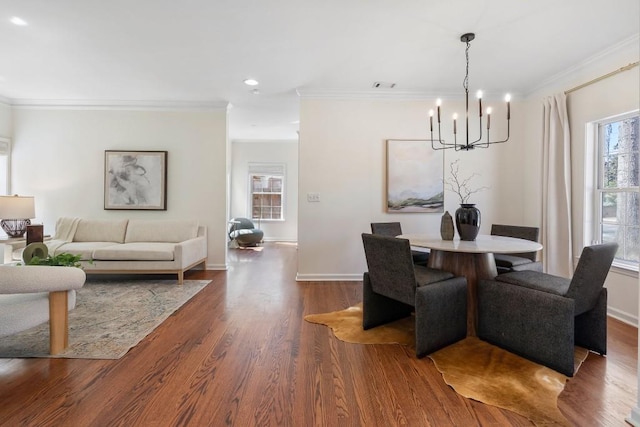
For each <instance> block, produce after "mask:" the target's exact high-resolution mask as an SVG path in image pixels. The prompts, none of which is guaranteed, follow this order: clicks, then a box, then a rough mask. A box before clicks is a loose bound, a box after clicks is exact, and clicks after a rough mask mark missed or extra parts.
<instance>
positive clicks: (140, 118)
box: [11, 107, 227, 269]
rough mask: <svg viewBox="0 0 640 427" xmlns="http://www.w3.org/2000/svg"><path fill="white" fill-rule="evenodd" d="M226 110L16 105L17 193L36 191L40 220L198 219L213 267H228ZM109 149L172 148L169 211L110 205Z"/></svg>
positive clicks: (50, 225)
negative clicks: (106, 200)
mask: <svg viewBox="0 0 640 427" xmlns="http://www.w3.org/2000/svg"><path fill="white" fill-rule="evenodd" d="M226 120H227V119H226V110H225V109H220V110H212V111H187V110H185V111H159V110H155V111H132V110H122V109H85V110H82V109H60V108H58V109H56V108H23V107H18V108H14V111H13V128H14V132H13V152H12V164H13V167H12V181H13V188H12V189H11V191H12V192H13V193H19V194H25V195H33V196H35V200H36V216H37V217H36V218H35V220H34V221H33V222H34V223H43V224H44V226H45V233H47V234H53V232H54V231H55V222H56V220H57V218H58V217H61V216H77V217H85V218H105V219H109V218H150V219H165V218H166V219H178V218H188V219H195V220H198V221H199V222H200V223H201V224H203V225H206V226H207V227H208V237H209V244H208V250H209V257H208V259H207V268H210V269H220V268H226V212H227V207H226V187H227V184H226V155H227V154H226V143H227V141H226V139H227V129H226ZM105 150H166V151H168V165H167V173H168V179H167V210H166V211H113V210H104V208H103V207H104V203H103V196H104V193H103V188H104V151H105Z"/></svg>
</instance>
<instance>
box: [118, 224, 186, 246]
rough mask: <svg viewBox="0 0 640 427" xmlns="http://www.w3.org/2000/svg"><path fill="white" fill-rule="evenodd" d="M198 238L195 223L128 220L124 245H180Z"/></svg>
mask: <svg viewBox="0 0 640 427" xmlns="http://www.w3.org/2000/svg"><path fill="white" fill-rule="evenodd" d="M197 236H198V222H197V221H182V220H134V219H132V220H130V221H129V225H128V226H127V234H126V236H125V239H124V241H125V243H134V242H172V243H180V242H184V241H185V240H189V239H193V238H195V237H197Z"/></svg>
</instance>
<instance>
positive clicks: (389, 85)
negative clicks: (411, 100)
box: [373, 82, 396, 89]
mask: <svg viewBox="0 0 640 427" xmlns="http://www.w3.org/2000/svg"><path fill="white" fill-rule="evenodd" d="M373 87H374V88H375V89H393V88H394V87H396V84H395V83H386V82H373Z"/></svg>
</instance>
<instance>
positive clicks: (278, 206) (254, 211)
mask: <svg viewBox="0 0 640 427" xmlns="http://www.w3.org/2000/svg"><path fill="white" fill-rule="evenodd" d="M284 178H285V176H284V165H279V164H278V165H265V164H250V165H249V183H250V194H251V207H250V212H251V219H255V220H277V221H282V220H284Z"/></svg>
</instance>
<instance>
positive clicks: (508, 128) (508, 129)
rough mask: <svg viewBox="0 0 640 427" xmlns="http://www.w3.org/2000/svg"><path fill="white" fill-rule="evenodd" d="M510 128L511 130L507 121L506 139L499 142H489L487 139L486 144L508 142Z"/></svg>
mask: <svg viewBox="0 0 640 427" xmlns="http://www.w3.org/2000/svg"><path fill="white" fill-rule="evenodd" d="M510 128H511V121H510V120H507V138H506V139H503V140H501V141H491V140H489V138H487V144H502V143H503V142H507V141H508V140H509V135H510V134H511V132H510V130H511V129H510Z"/></svg>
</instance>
